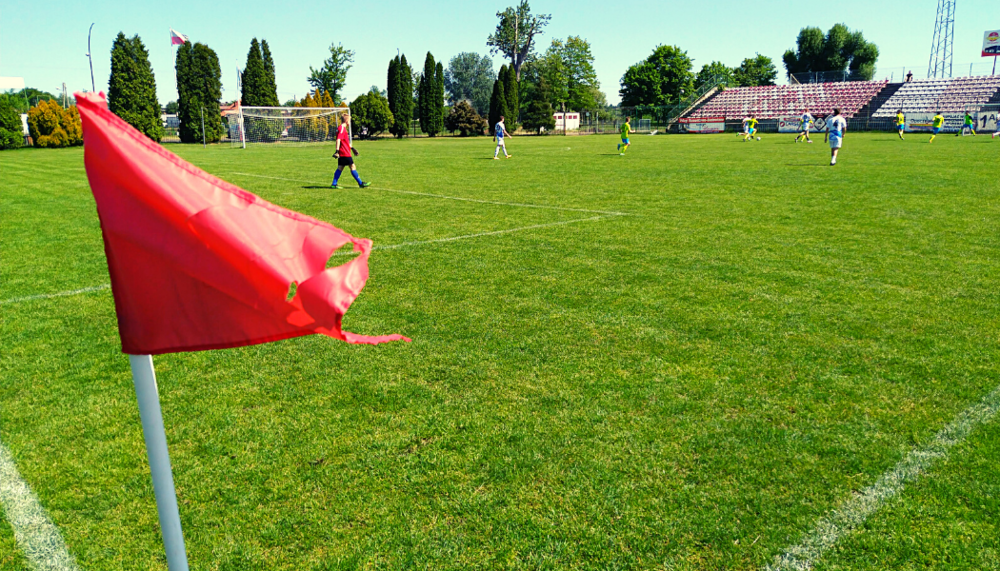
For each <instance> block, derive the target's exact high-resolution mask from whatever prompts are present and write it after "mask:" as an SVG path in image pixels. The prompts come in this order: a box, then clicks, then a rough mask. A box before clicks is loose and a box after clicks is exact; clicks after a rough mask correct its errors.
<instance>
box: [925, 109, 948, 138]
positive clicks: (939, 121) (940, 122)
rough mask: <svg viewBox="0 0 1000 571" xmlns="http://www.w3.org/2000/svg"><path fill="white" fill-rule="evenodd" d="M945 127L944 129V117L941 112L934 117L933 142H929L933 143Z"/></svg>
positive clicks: (932, 126) (932, 125) (932, 124)
mask: <svg viewBox="0 0 1000 571" xmlns="http://www.w3.org/2000/svg"><path fill="white" fill-rule="evenodd" d="M943 127H944V115H942V114H941V112H940V111H938V112H937V115H935V116H934V122H933V123H931V140H930V141H927V142H928V143H933V142H934V137H937V136H938V133H940V132H941V129H942V128H943Z"/></svg>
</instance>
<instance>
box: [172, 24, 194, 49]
mask: <svg viewBox="0 0 1000 571" xmlns="http://www.w3.org/2000/svg"><path fill="white" fill-rule="evenodd" d="M187 41H190V40H188V37H187V36H185V35H184V34H182V33H180V32H175V31H174V29H173V28H170V45H172V46H183V45H184V42H187Z"/></svg>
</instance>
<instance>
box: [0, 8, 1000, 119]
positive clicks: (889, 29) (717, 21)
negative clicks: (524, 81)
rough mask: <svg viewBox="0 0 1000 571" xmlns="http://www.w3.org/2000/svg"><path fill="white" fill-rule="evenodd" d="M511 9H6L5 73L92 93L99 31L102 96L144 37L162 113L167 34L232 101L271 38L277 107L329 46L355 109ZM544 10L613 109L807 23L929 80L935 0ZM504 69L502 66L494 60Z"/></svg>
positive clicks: (961, 42) (960, 66)
mask: <svg viewBox="0 0 1000 571" xmlns="http://www.w3.org/2000/svg"><path fill="white" fill-rule="evenodd" d="M514 3H515V1H514V0H493V1H481V0H471V1H465V2H455V1H450V2H443V1H438V0H425V1H423V2H413V1H405V2H404V1H399V0H387V1H370V2H343V3H333V2H321V1H317V0H296V1H294V2H266V1H263V0H241V1H240V2H204V1H201V2H195V1H190V0H174V1H172V2H148V1H144V0H134V1H131V2H123V1H121V0H117V1H110V0H93V1H92V2H87V3H83V2H68V1H65V0H55V1H51V2H46V3H43V4H39V3H35V2H28V1H26V0H0V76H21V77H24V78H25V81H26V83H27V84H28V85H29V86H32V87H37V88H39V89H44V90H47V91H52V92H54V91H56V90H57V89H58V88H59V87H60V86H61V84H62V83H63V82H65V83H66V85H67V86H68V88H69V89H70V91H77V90H84V89H89V88H90V68H89V66H88V63H87V58H86V56H85V55H84V54H85V53H86V51H87V28H88V27H89V26H90V24H91V22H95V23H96V25H95V26H94V32H93V40H92V42H93V44H92V47H93V51H94V76H95V80H96V84H97V89H98V90H106V89H107V82H108V73H109V69H110V64H109V61H110V50H111V43H112V41H113V40H114V37H115V36H116V35H117V34H118V32H119V31H123V32H125V33H126V35H129V36H131V35H133V34H139V35H140V36H141V37H142V39H143V41H144V42H145V44H146V47H147V48H148V49H149V52H150V60H151V62H152V64H153V70H154V72H155V73H156V80H157V91H158V93H159V98H160V102H161V104H165V103H166V102H167V101H170V100H173V99H176V87H175V78H174V48H172V47H171V46H170V43H169V29H170V28H174V29H176V30H177V31H179V32H181V33H183V34H187V35H188V36H189V37H190V38H191V40H192V41H196V42H203V43H205V44H208V45H209V46H210V47H212V48H213V49H214V50H215V51H216V52H217V53H218V54H219V59H220V61H221V63H222V68H223V88H224V92H223V97H224V98H225V99H227V100H230V99H235V98H236V97H237V94H236V91H235V87H236V67H237V66H240V67H242V66H243V64H244V62H245V61H246V53H247V50H248V48H249V45H250V39H251V38H252V37H255V36H256V37H258V38H266V39H267V40H268V43H269V44H270V46H271V50H272V52H273V54H274V59H275V65H276V68H277V80H278V91H279V97H280V98H281V100H282V101H284V100H286V99H290V98H291V97H292V96H298V97H302V96H303V95H304V94H305V92H306V90H307V89H308V83H306V77H307V76H308V73H309V66H310V65H312V66H314V67H318V66H319V65H320V64H321V62H322V61H323V60H324V59H325V58H326V57H327V53H328V52H327V48H328V46H329V45H330V44H331V42H340V43H343V44H344V45H345V46H346V47H348V48H350V49H353V50H355V51H356V53H357V56H356V58H355V63H354V67H353V68H352V69H351V71H350V72H349V73H348V77H347V87H346V90H345V93H344V94H343V95H344V96H345V97H346V98H347V99H348V100H350V99H353V98H354V97H355V96H357V95H358V94H360V93H363V92H365V91H367V90H368V88H369V87H370V86H371V85H378V86H380V87H384V86H385V76H386V67H387V64H388V62H389V60H390V59H391V58H392V57H393V56H395V55H396V50H397V49H399V50H401V51H402V52H403V53H404V54H406V55H407V59H409V61H410V62H411V64H416V65H415V67H416V66H421V65H422V64H423V59H424V56H425V54H426V53H427V51H428V50H429V51H431V52H432V53H433V54H434V56H435V57H436V58H438V59H444V60H445V62H446V64H447V60H448V59H450V58H451V56H453V55H455V54H457V53H459V52H463V51H474V52H478V53H480V54H485V53H488V50H487V47H486V37H487V36H488V35H489V33H490V32H491V31H492V30H493V28H494V27H495V25H496V17H495V13H496V12H497V11H498V10H500V9H503V8H504V7H505V6H507V5H512V4H514ZM531 5H532V8H533V10H534V11H535V12H541V13H551V14H552V23H551V24H550V25H549V27H548V28H546V31H545V35H544V36H543V37H542V38H541V44H540V48H541V49H544V48H545V47H546V46H547V45H548V44H549V42H550V41H551V39H552V38H565V37H566V36H567V35H579V36H582V37H584V38H586V39H587V40H588V41H589V42H590V44H591V47H592V49H593V53H594V56H595V62H594V64H595V68H596V70H597V74H598V79H599V80H600V82H601V89H602V91H604V92H605V93H606V94H607V96H608V101H609V102H611V103H616V102H618V100H619V97H618V89H619V83H618V82H619V80H620V79H621V76H622V74H623V73H624V72H625V69H626V68H627V67H628V66H629V65H631V64H633V63H636V62H638V61H640V60H642V59H643V58H645V57H646V56H647V55H648V54H649V53H650V52H651V51H652V49H653V48H654V47H655V46H656V45H657V44H676V45H679V46H680V47H681V48H683V49H685V50H687V51H688V54H689V55H690V56H691V57H693V58H694V59H695V68H696V71H697V69H700V67H701V65H702V64H704V63H708V62H710V61H712V60H720V61H722V62H724V63H726V64H728V65H738V64H739V62H740V61H742V59H743V58H745V57H751V56H753V55H754V54H755V53H756V52H759V53H762V54H764V55H767V56H770V57H771V58H773V59H774V60H775V63H776V64H777V65H778V66H779V70H780V69H782V68H781V65H780V58H781V54H782V53H784V51H785V49H788V48H791V47H794V44H795V37H796V35H797V34H798V31H799V29H800V28H801V27H803V26H806V25H811V26H819V27H821V28H823V29H824V30H826V29H829V27H830V26H831V25H833V24H834V23H837V22H844V23H846V24H847V25H848V26H849V27H850V28H852V29H860V30H862V31H863V32H864V34H865V37H866V38H867V39H869V40H870V41H873V42H875V43H876V44H877V45H878V46H879V49H880V50H881V57H880V58H879V76H880V77H881V76H886V77H888V75H889V74H890V73H895V75H896V77H897V78H898V77H899V75H900V74H901V73H902V71H903V68H904V67H906V68H908V69H912V70H913V71H914V73H915V74H916V75H918V76H923V75H924V74H925V73H926V71H927V60H928V57H929V53H930V43H931V34H932V30H933V24H934V15H935V9H936V6H937V2H936V0H906V1H903V0H882V1H871V0H842V1H837V0H824V1H811V0H794V1H793V0H769V1H756V2H754V1H736V0H716V1H712V2H697V1H694V2H692V1H685V2H678V1H675V0H648V1H647V0H641V1H623V2H587V1H569V0H533V1H532V2H531ZM996 6H997V4H996V0H962V1H960V2H959V3H958V9H957V14H956V24H955V35H956V42H955V69H954V72H955V74H956V75H965V74H968V73H969V64H970V63H975V65H976V67H975V69H974V71H975V72H976V74H977V75H978V74H981V73H989V72H990V69H991V68H990V65H991V64H992V60H988V59H985V58H981V57H980V56H979V54H980V52H979V47H980V45H981V43H982V37H983V32H984V31H985V30H987V29H1000V10H998V9H997V8H996ZM494 62H495V64H496V68H497V69H499V67H500V65H501V63H504V62H503V61H501V59H500V58H499V57H494Z"/></svg>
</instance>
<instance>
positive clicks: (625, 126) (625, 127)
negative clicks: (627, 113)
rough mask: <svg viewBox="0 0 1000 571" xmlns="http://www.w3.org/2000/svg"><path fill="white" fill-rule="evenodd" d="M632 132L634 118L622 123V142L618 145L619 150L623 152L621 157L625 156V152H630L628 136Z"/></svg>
mask: <svg viewBox="0 0 1000 571" xmlns="http://www.w3.org/2000/svg"><path fill="white" fill-rule="evenodd" d="M631 132H632V118H631V117H626V118H625V122H624V123H622V142H621V143H618V150H619V151H621V153H620V154H621V156H623V157H624V156H625V151H627V150H628V145H629V142H628V134H629V133H631Z"/></svg>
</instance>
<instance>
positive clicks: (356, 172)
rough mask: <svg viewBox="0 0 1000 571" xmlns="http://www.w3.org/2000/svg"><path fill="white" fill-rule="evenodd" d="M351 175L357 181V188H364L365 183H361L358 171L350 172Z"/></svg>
mask: <svg viewBox="0 0 1000 571" xmlns="http://www.w3.org/2000/svg"><path fill="white" fill-rule="evenodd" d="M351 174H353V175H354V180H356V181H358V186H361V187H364V186H365V183H363V182H361V176H360V175H359V174H358V171H356V170H352V171H351Z"/></svg>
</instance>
